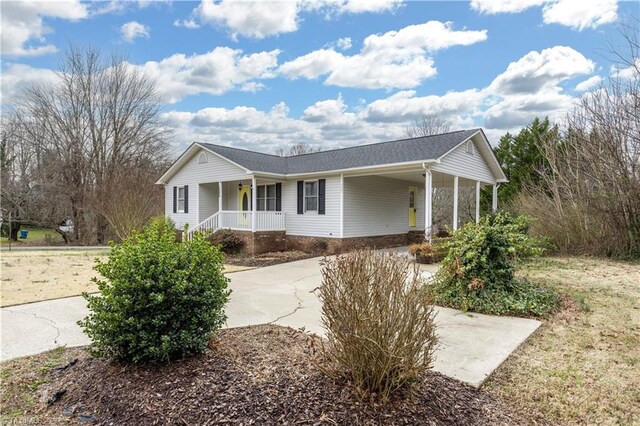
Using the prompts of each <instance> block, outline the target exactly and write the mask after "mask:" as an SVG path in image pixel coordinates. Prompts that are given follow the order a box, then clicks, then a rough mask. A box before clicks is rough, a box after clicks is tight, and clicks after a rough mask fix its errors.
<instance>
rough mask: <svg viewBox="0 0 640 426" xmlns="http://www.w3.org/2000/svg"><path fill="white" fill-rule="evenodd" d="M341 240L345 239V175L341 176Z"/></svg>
mask: <svg viewBox="0 0 640 426" xmlns="http://www.w3.org/2000/svg"><path fill="white" fill-rule="evenodd" d="M340 238H344V175H342V174H341V175H340Z"/></svg>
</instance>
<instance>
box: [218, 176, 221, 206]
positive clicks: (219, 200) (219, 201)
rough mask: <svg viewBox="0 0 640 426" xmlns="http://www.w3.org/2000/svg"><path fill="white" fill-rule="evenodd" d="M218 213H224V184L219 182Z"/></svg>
mask: <svg viewBox="0 0 640 426" xmlns="http://www.w3.org/2000/svg"><path fill="white" fill-rule="evenodd" d="M218 211H222V182H220V181H219V182H218Z"/></svg>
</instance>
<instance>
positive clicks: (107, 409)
mask: <svg viewBox="0 0 640 426" xmlns="http://www.w3.org/2000/svg"><path fill="white" fill-rule="evenodd" d="M318 339H319V338H318V337H315V336H310V335H307V334H304V333H303V332H301V331H296V330H293V329H290V328H285V327H280V326H273V325H262V326H253V327H246V328H236V329H227V330H223V331H221V332H220V333H219V335H218V337H217V339H216V340H215V341H213V342H212V344H211V345H210V350H209V351H208V352H207V353H206V354H204V355H202V356H199V357H194V358H190V359H186V360H183V361H178V362H175V363H172V364H170V365H163V366H154V367H149V366H146V367H143V366H131V365H124V364H119V363H114V362H109V361H106V360H100V359H94V358H91V357H89V356H88V355H87V354H82V355H80V356H79V357H78V361H77V362H75V363H74V364H69V365H68V366H67V367H66V368H64V369H58V370H52V372H51V373H50V379H49V380H50V381H49V383H48V384H46V385H44V386H42V388H41V391H40V395H41V397H40V406H41V410H42V411H41V416H42V417H41V419H42V420H43V421H45V422H46V421H48V420H53V421H57V419H60V418H61V417H66V418H67V419H74V420H73V421H74V422H76V421H78V422H89V423H94V424H140V425H142V424H199V425H202V424H214V423H216V424H217V423H231V424H259V425H261V424H328V425H336V424H341V425H342V424H352V425H364V424H367V425H369V424H371V425H372V424H385V425H432V424H473V425H483V424H523V423H524V421H523V419H520V418H517V417H514V416H513V415H512V413H511V412H510V411H509V409H508V407H507V406H505V405H504V404H503V403H501V402H500V401H499V400H496V399H495V398H494V397H491V396H490V395H488V394H486V393H485V392H483V391H479V390H476V389H473V388H471V387H469V386H467V385H464V384H462V383H460V382H458V381H456V380H454V379H450V378H447V377H445V376H442V375H440V374H437V373H429V374H427V375H426V376H425V377H423V378H422V379H421V380H420V381H419V382H418V383H417V384H416V386H415V387H414V388H413V390H412V391H411V393H410V394H405V395H402V397H396V399H393V400H391V401H389V402H386V403H381V402H380V401H378V400H377V399H376V398H375V397H368V398H363V397H358V396H357V394H356V392H355V391H353V390H352V389H351V388H350V387H349V385H348V384H344V383H337V382H335V381H333V380H331V379H328V378H327V377H326V376H325V375H324V374H322V373H321V372H320V370H319V369H318V367H317V365H316V361H314V359H315V360H317V358H314V356H315V355H314V354H315V353H316V351H315V348H316V347H317V345H318V344H319V340H318Z"/></svg>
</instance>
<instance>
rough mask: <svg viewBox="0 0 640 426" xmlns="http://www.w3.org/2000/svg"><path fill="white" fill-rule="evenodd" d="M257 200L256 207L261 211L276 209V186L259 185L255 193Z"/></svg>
mask: <svg viewBox="0 0 640 426" xmlns="http://www.w3.org/2000/svg"><path fill="white" fill-rule="evenodd" d="M256 198H257V200H258V205H257V209H258V210H261V211H265V210H266V211H271V212H273V211H276V186H275V184H274V185H259V186H258V193H257V194H256Z"/></svg>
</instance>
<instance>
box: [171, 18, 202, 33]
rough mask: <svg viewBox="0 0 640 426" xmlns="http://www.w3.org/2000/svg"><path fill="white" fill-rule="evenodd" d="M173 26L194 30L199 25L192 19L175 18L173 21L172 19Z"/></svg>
mask: <svg viewBox="0 0 640 426" xmlns="http://www.w3.org/2000/svg"><path fill="white" fill-rule="evenodd" d="M173 26H174V27H184V28H188V29H190V30H195V29H197V28H200V25H199V24H198V23H197V22H196V21H194V20H193V19H176V20H175V21H173Z"/></svg>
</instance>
